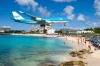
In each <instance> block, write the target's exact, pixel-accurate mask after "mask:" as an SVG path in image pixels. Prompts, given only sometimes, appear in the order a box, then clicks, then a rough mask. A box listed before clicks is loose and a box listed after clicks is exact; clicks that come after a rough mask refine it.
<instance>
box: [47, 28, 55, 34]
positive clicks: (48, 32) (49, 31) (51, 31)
mask: <svg viewBox="0 0 100 66" xmlns="http://www.w3.org/2000/svg"><path fill="white" fill-rule="evenodd" d="M47 34H55V29H53V28H50V29H48V30H47Z"/></svg>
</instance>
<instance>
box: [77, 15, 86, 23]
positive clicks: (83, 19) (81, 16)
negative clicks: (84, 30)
mask: <svg viewBox="0 0 100 66" xmlns="http://www.w3.org/2000/svg"><path fill="white" fill-rule="evenodd" d="M77 20H79V21H85V16H84V15H83V14H79V16H78V18H77Z"/></svg>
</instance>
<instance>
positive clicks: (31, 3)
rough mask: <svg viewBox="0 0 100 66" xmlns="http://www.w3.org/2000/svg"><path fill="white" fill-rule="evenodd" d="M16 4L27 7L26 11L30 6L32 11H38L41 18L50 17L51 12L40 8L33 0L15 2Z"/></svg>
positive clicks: (17, 0)
mask: <svg viewBox="0 0 100 66" xmlns="http://www.w3.org/2000/svg"><path fill="white" fill-rule="evenodd" d="M16 2H17V3H18V4H19V5H21V6H27V9H28V10H30V6H32V8H33V11H38V12H39V13H40V15H41V16H42V17H49V16H50V15H51V12H50V11H48V9H47V8H46V7H40V5H39V4H38V3H37V2H36V1H35V0H16Z"/></svg>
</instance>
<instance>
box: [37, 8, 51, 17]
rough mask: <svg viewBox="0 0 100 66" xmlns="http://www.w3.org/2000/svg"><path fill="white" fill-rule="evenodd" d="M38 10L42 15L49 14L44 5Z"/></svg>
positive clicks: (46, 15)
mask: <svg viewBox="0 0 100 66" xmlns="http://www.w3.org/2000/svg"><path fill="white" fill-rule="evenodd" d="M38 11H39V13H40V14H41V16H42V17H49V16H50V15H51V12H49V11H48V10H47V8H46V7H44V8H43V7H39V8H38Z"/></svg>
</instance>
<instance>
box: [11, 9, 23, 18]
mask: <svg viewBox="0 0 100 66" xmlns="http://www.w3.org/2000/svg"><path fill="white" fill-rule="evenodd" d="M12 14H13V16H14V19H17V20H21V19H24V18H23V17H22V16H20V15H19V14H18V13H17V12H15V11H13V12H12Z"/></svg>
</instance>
